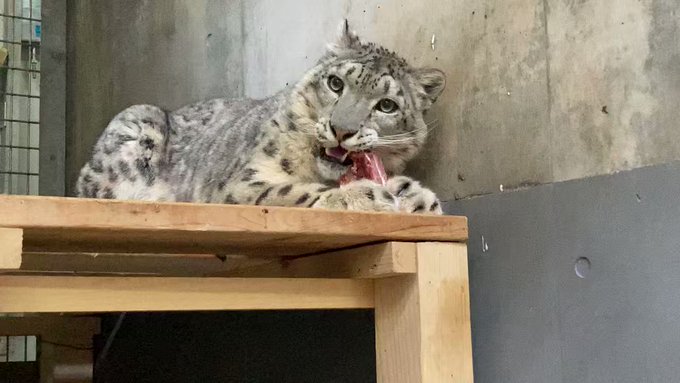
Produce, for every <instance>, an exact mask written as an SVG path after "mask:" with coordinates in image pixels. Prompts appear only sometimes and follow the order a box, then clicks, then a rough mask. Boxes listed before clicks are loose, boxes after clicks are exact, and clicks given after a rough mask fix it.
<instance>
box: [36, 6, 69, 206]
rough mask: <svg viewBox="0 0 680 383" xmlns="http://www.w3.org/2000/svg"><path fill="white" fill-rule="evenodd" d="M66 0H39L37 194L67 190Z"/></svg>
mask: <svg viewBox="0 0 680 383" xmlns="http://www.w3.org/2000/svg"><path fill="white" fill-rule="evenodd" d="M66 9H67V8H66V0H47V1H43V2H42V18H43V20H44V22H43V23H42V28H43V31H44V34H43V38H42V41H41V44H40V49H41V60H42V64H41V74H40V94H41V96H42V98H41V100H40V122H41V123H40V154H39V155H40V159H39V161H40V162H39V164H40V167H39V169H40V180H39V182H40V184H39V189H40V194H41V195H50V196H63V195H64V193H65V192H66V184H65V172H66V155H65V153H64V146H65V144H66V142H65V137H66V97H64V95H65V94H66Z"/></svg>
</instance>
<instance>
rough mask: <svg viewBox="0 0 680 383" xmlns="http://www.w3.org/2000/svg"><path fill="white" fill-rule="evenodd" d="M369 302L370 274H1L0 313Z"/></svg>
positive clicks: (355, 304) (371, 298) (356, 304)
mask: <svg viewBox="0 0 680 383" xmlns="http://www.w3.org/2000/svg"><path fill="white" fill-rule="evenodd" d="M373 302H374V296H373V283H372V281H370V280H350V279H284V278H280V279H244V278H234V279H231V278H156V277H53V276H0V313H48V312H63V313H78V312H87V313H95V312H122V311H211V310H289V309H350V308H371V307H373Z"/></svg>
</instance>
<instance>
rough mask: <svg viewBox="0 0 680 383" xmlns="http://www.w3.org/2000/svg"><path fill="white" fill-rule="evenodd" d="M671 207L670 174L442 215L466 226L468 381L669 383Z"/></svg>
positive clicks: (676, 220)
mask: <svg viewBox="0 0 680 383" xmlns="http://www.w3.org/2000/svg"><path fill="white" fill-rule="evenodd" d="M679 197H680V163H678V162H675V163H673V164H667V165H659V166H655V167H649V168H641V169H637V170H634V171H630V172H622V173H618V174H615V175H609V176H601V177H597V178H593V179H588V180H578V181H570V182H564V183H556V184H552V185H545V186H540V187H536V188H532V189H530V190H523V191H516V192H510V193H503V194H497V195H494V196H485V197H480V198H473V199H469V200H466V201H456V202H452V203H450V204H448V206H446V208H447V212H448V213H451V214H460V215H465V216H467V217H468V219H469V222H470V240H469V242H468V243H469V246H468V251H469V270H470V295H471V315H472V334H473V345H474V347H473V348H474V366H475V381H476V382H478V383H486V382H489V383H490V382H504V383H525V382H550V383H557V382H563V383H573V382H584V383H585V382H588V383H600V382H602V383H604V382H618V383H638V382H659V383H661V382H677V381H678V376H680V364H678V355H679V354H680V322H679V321H678V318H679V317H680V294H678V291H680V277H678V276H679V275H680V257H679V255H680V236H679V235H678V233H679V232H680V203H679ZM584 259H587V261H585V260H584ZM579 260H580V261H579ZM588 264H589V265H590V267H588ZM577 268H578V271H579V273H580V274H581V276H583V277H584V278H581V277H580V276H579V275H578V274H577V273H576V270H577Z"/></svg>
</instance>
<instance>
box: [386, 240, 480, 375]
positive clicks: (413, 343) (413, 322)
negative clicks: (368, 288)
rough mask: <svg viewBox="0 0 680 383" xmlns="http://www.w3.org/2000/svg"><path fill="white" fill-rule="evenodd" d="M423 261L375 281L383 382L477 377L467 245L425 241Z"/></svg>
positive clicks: (420, 256) (421, 246)
mask: <svg viewBox="0 0 680 383" xmlns="http://www.w3.org/2000/svg"><path fill="white" fill-rule="evenodd" d="M417 263H418V272H417V274H415V275H411V276H403V277H394V278H386V279H380V280H376V281H375V293H376V301H375V304H376V307H375V321H376V356H377V374H378V383H431V382H454V383H472V382H473V374H472V339H471V329H470V298H469V291H468V270H467V249H466V247H465V245H464V244H453V243H451V244H446V243H421V244H418V255H417Z"/></svg>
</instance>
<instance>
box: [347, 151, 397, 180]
mask: <svg viewBox="0 0 680 383" xmlns="http://www.w3.org/2000/svg"><path fill="white" fill-rule="evenodd" d="M349 156H350V158H351V159H352V166H350V168H349V170H347V173H345V174H343V176H342V177H340V180H339V181H338V182H339V183H340V185H345V184H347V183H349V182H352V181H356V180H361V179H369V180H371V181H373V182H376V183H379V184H381V185H383V186H384V185H385V183H387V174H386V173H385V166H383V163H382V160H381V159H380V157H379V156H378V155H377V154H375V153H373V152H353V153H350V154H349Z"/></svg>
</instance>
